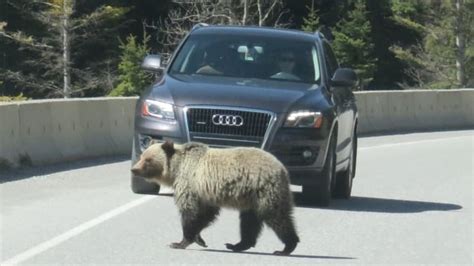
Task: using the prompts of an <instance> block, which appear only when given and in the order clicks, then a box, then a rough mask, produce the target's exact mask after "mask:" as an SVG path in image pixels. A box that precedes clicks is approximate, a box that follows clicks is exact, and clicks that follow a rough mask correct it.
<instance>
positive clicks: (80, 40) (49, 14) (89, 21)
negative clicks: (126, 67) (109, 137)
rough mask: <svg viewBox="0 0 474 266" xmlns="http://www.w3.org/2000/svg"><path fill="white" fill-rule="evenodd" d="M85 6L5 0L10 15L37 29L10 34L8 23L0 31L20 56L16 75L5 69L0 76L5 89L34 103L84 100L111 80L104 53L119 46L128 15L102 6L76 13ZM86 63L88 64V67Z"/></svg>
mask: <svg viewBox="0 0 474 266" xmlns="http://www.w3.org/2000/svg"><path fill="white" fill-rule="evenodd" d="M82 4H86V3H85V2H83V1H77V2H76V0H35V1H24V0H20V1H13V0H6V2H5V5H6V6H7V8H8V10H13V12H15V13H17V14H19V16H23V17H28V18H27V19H26V18H25V19H24V21H29V23H31V24H33V25H36V26H35V27H31V26H29V25H22V26H21V27H18V26H16V25H12V26H13V27H12V28H11V29H10V25H11V24H10V18H9V17H7V19H6V22H3V23H6V26H3V27H0V39H1V40H2V41H4V42H10V43H14V44H13V47H15V46H16V47H17V49H19V50H20V51H21V53H22V55H21V56H20V57H19V58H20V59H22V60H21V61H20V63H18V64H17V66H18V69H14V68H12V67H9V66H3V67H1V68H2V69H1V71H0V78H1V79H2V80H4V81H6V84H8V85H9V86H12V85H13V86H15V87H17V88H21V91H18V92H16V93H19V92H24V93H25V95H28V96H32V97H35V98H36V97H70V96H72V95H74V96H81V95H84V94H87V93H86V92H85V91H87V90H89V89H95V88H97V87H99V86H103V85H104V81H107V80H108V79H107V74H108V73H104V69H107V67H106V64H107V63H108V61H107V58H104V57H103V56H104V55H107V56H109V55H108V51H109V50H108V49H105V48H106V47H108V46H110V45H111V44H112V45H113V44H114V43H116V42H117V36H116V33H117V29H118V28H119V27H120V25H122V24H123V20H122V17H123V15H124V14H125V13H126V12H127V11H128V9H127V8H123V7H112V6H110V5H101V6H98V7H96V8H95V9H93V10H88V11H87V12H84V13H82V12H79V11H78V10H80V9H81V5H82ZM17 20H19V19H18V18H14V19H13V21H12V23H15V22H16V21H17ZM19 21H21V20H19ZM9 45H10V44H9ZM82 58H88V60H87V63H84V62H83V61H81V59H82Z"/></svg>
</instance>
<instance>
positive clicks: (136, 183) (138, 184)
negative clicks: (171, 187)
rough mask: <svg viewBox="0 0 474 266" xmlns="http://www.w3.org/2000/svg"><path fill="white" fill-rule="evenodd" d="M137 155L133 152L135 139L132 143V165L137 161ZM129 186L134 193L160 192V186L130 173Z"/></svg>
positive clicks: (155, 193)
mask: <svg viewBox="0 0 474 266" xmlns="http://www.w3.org/2000/svg"><path fill="white" fill-rule="evenodd" d="M136 157H137V155H136V152H135V141H133V144H132V160H131V161H132V166H133V165H134V164H135V163H136V162H137V158H136ZM130 185H131V188H132V191H133V192H134V193H137V194H151V195H157V194H158V193H159V192H160V186H159V185H157V184H154V183H150V182H147V181H145V179H143V178H141V177H137V176H135V175H133V174H131V184H130Z"/></svg>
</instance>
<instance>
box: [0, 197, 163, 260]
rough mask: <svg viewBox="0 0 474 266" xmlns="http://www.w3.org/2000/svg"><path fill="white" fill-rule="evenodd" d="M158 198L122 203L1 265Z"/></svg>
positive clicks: (41, 250) (44, 249)
mask: <svg viewBox="0 0 474 266" xmlns="http://www.w3.org/2000/svg"><path fill="white" fill-rule="evenodd" d="M154 198H156V197H155V196H143V197H141V198H139V199H137V200H134V201H131V202H129V203H127V204H125V205H122V206H120V207H118V208H115V209H113V210H111V211H109V212H106V213H104V214H102V215H100V216H98V217H96V218H94V219H92V220H89V221H87V222H85V223H83V224H81V225H79V226H76V227H74V228H73V229H71V230H69V231H67V232H65V233H63V234H61V235H59V236H57V237H55V238H52V239H50V240H48V241H45V242H43V243H41V244H39V245H37V246H35V247H32V248H30V249H28V250H26V251H25V252H22V253H20V254H18V255H16V256H14V257H13V258H10V259H8V260H6V261H3V262H1V263H0V265H3V266H6V265H16V264H19V263H21V262H23V261H25V260H27V259H29V258H31V257H34V256H36V255H38V254H40V253H42V252H45V251H46V250H48V249H51V248H53V247H55V246H57V245H59V244H61V243H63V242H64V241H67V240H68V239H70V238H73V237H74V236H77V235H79V234H81V233H83V232H85V231H87V230H89V229H91V228H93V227H94V226H97V225H99V224H101V223H103V222H105V221H107V220H109V219H112V218H113V217H115V216H117V215H119V214H121V213H124V212H126V211H127V210H129V209H132V208H134V207H136V206H138V205H141V204H143V203H145V202H147V201H149V200H151V199H154Z"/></svg>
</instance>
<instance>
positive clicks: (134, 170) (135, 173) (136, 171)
mask: <svg viewBox="0 0 474 266" xmlns="http://www.w3.org/2000/svg"><path fill="white" fill-rule="evenodd" d="M130 171H132V173H133V174H134V175H139V174H140V169H138V168H132V169H131V170H130Z"/></svg>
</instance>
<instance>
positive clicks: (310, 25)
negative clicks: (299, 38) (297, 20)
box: [301, 0, 319, 32]
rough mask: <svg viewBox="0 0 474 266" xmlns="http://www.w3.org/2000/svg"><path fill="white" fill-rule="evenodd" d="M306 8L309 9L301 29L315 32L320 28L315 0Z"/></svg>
mask: <svg viewBox="0 0 474 266" xmlns="http://www.w3.org/2000/svg"><path fill="white" fill-rule="evenodd" d="M306 8H307V9H308V15H307V16H306V17H305V18H303V26H302V27H301V29H302V30H304V31H306V32H315V31H317V30H318V28H319V16H318V14H317V12H316V9H314V0H313V1H312V2H311V7H309V6H306Z"/></svg>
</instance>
